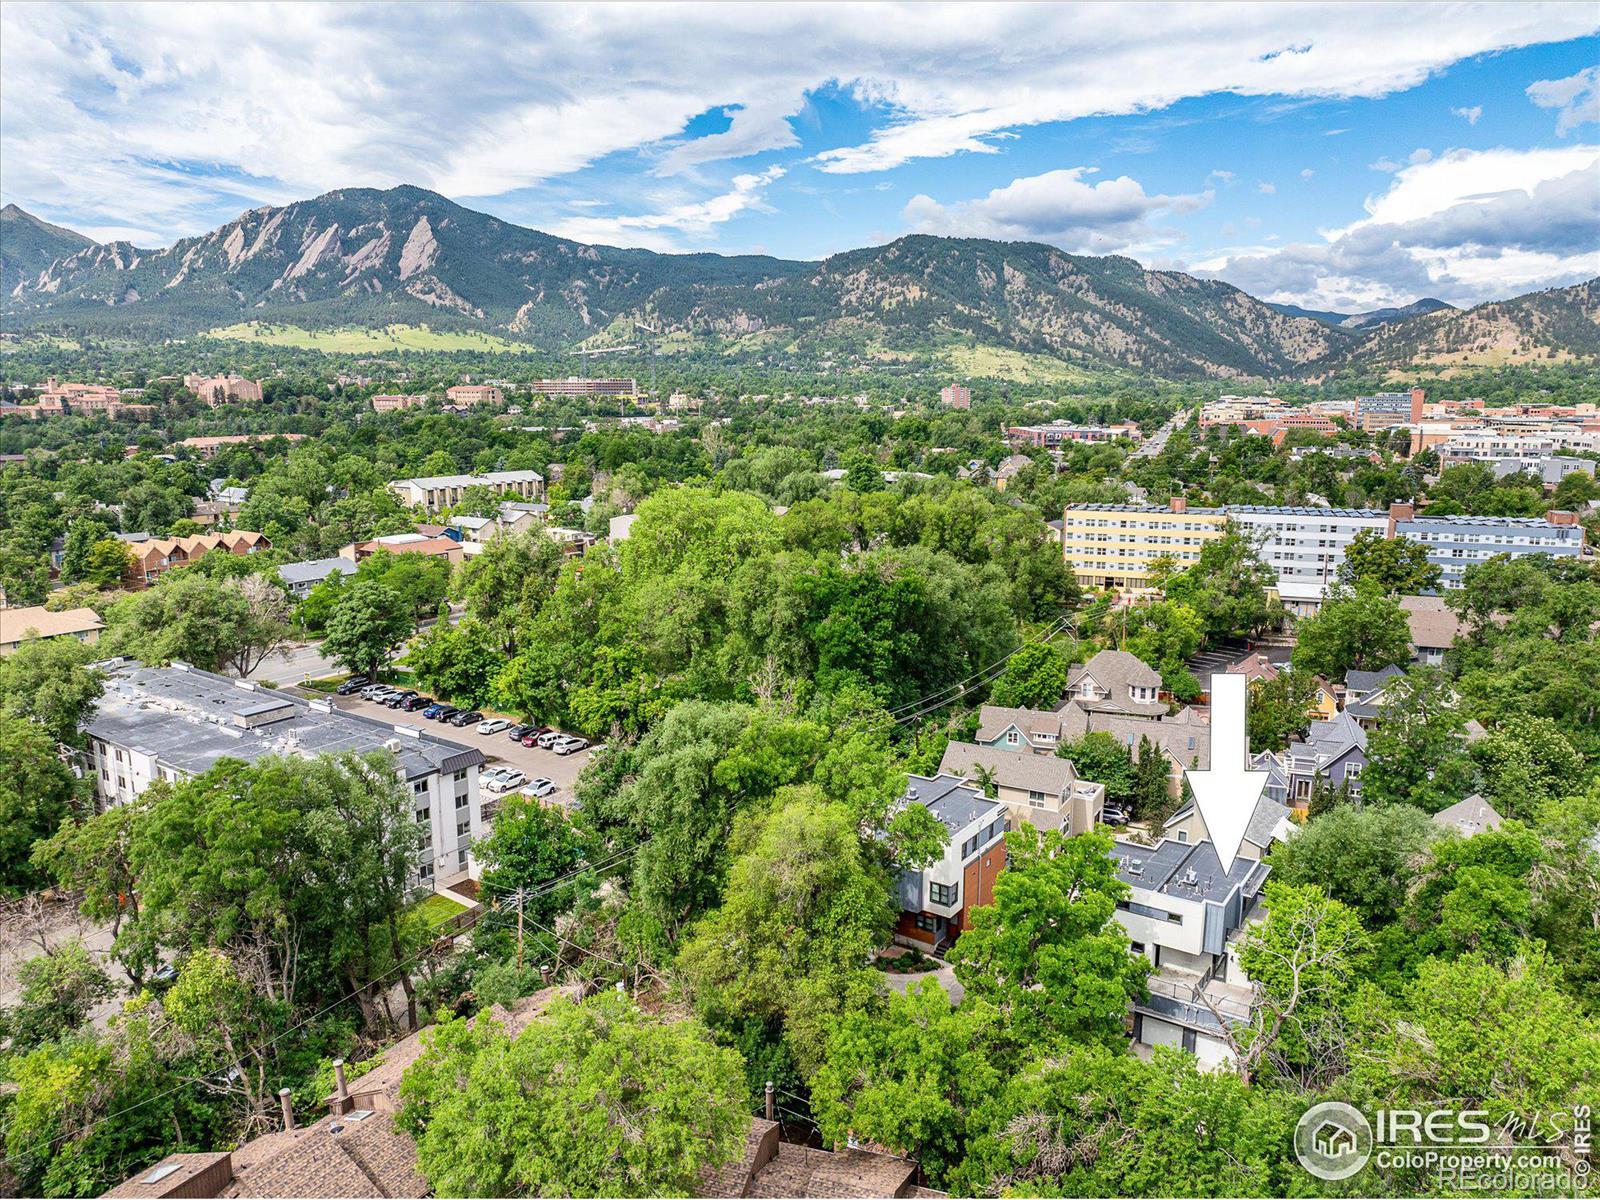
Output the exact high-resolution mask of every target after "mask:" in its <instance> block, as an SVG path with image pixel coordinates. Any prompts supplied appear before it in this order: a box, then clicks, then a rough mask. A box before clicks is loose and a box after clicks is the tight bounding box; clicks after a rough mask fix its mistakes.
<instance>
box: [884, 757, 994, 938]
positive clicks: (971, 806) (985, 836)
mask: <svg viewBox="0 0 1600 1200" xmlns="http://www.w3.org/2000/svg"><path fill="white" fill-rule="evenodd" d="M906 804H921V805H923V806H924V807H926V808H927V810H928V812H929V813H931V814H932V815H933V818H934V819H935V820H936V821H938V822H939V824H941V825H942V826H944V830H945V835H946V842H945V851H944V854H943V856H941V857H940V859H939V860H938V861H937V862H935V863H932V864H931V865H929V866H927V867H925V868H923V869H922V870H920V871H913V870H904V871H901V872H900V909H901V912H900V920H899V923H898V925H897V926H896V929H895V936H896V937H897V938H898V939H900V940H902V941H907V942H909V943H910V944H912V945H917V946H920V947H922V948H923V949H925V950H933V951H936V952H937V951H939V950H942V949H944V948H945V947H946V946H947V945H949V944H950V943H951V942H953V941H955V940H956V938H958V937H959V936H960V935H961V933H962V932H963V931H964V930H965V929H967V928H968V926H970V924H971V917H970V913H971V910H972V909H973V908H976V907H978V906H979V905H983V904H989V903H991V902H992V901H993V900H994V881H995V877H996V876H997V875H999V874H1000V872H1001V870H1002V869H1003V868H1004V867H1005V865H1006V844H1005V833H1006V806H1005V805H1004V804H1002V803H1001V802H1000V801H998V800H992V799H990V798H989V797H988V796H985V795H984V794H983V793H982V792H981V791H980V790H979V789H978V788H977V787H976V786H974V785H973V784H972V783H970V782H968V781H967V780H965V779H962V778H961V777H960V776H958V775H944V774H941V775H938V776H937V777H934V778H931V779H930V778H927V777H925V776H922V775H912V776H911V777H910V778H909V780H908V781H907V784H906V794H905V797H904V798H903V799H902V800H901V805H902V806H904V805H906Z"/></svg>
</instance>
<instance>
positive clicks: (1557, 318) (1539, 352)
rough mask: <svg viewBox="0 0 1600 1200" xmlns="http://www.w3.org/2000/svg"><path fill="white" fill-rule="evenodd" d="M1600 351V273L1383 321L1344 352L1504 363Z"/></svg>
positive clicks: (1355, 357)
mask: <svg viewBox="0 0 1600 1200" xmlns="http://www.w3.org/2000/svg"><path fill="white" fill-rule="evenodd" d="M1597 356H1600V279H1591V280H1589V281H1588V282H1587V283H1580V284H1577V285H1575V286H1573V287H1565V288H1551V289H1549V290H1547V291H1543V292H1530V293H1529V294H1528V295H1526V296H1518V297H1516V298H1515V299H1511V300H1496V301H1493V302H1492V303H1489V304H1480V305H1478V306H1477V307H1476V308H1469V309H1440V310H1439V311H1437V312H1431V313H1426V314H1424V315H1422V316H1418V317H1413V318H1411V319H1410V320H1406V321H1397V322H1394V323H1393V324H1387V325H1382V326H1379V327H1377V328H1374V329H1372V330H1371V331H1369V332H1368V334H1367V336H1366V338H1365V339H1364V340H1363V341H1361V342H1360V343H1358V344H1357V345H1356V346H1355V347H1353V348H1352V349H1351V350H1350V351H1349V352H1348V353H1347V355H1346V356H1345V358H1346V361H1347V362H1349V363H1352V364H1357V365H1366V364H1371V365H1379V366H1388V367H1407V366H1416V367H1448V366H1457V367H1461V366H1466V367H1478V366H1502V365H1508V364H1519V363H1545V362H1570V361H1573V360H1576V359H1594V358H1595V357H1597Z"/></svg>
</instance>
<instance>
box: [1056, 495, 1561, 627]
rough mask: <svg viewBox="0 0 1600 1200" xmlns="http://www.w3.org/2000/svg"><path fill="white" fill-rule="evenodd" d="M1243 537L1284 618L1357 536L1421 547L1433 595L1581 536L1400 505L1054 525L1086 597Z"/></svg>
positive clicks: (1122, 512)
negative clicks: (1489, 562)
mask: <svg viewBox="0 0 1600 1200" xmlns="http://www.w3.org/2000/svg"><path fill="white" fill-rule="evenodd" d="M1230 522H1231V523H1232V524H1233V525H1235V526H1237V527H1239V528H1242V529H1243V530H1245V531H1246V532H1247V533H1250V534H1252V535H1253V536H1254V537H1255V539H1256V540H1257V541H1258V542H1259V549H1258V553H1259V554H1260V556H1261V558H1262V561H1264V562H1265V563H1266V564H1267V565H1268V566H1269V567H1271V568H1272V570H1273V572H1274V573H1275V574H1276V576H1277V590H1278V594H1279V596H1280V597H1281V598H1282V599H1283V602H1284V604H1285V605H1286V606H1288V608H1289V609H1290V610H1291V611H1295V612H1308V611H1311V610H1314V609H1315V608H1316V607H1317V606H1318V605H1320V604H1321V603H1322V600H1323V597H1324V596H1326V594H1327V591H1328V589H1329V587H1331V586H1332V585H1333V584H1334V583H1335V582H1336V581H1337V579H1338V575H1339V568H1340V566H1341V565H1342V564H1343V562H1344V552H1345V548H1346V547H1347V546H1349V544H1350V543H1351V542H1352V541H1354V540H1355V538H1356V536H1357V535H1358V534H1360V533H1361V532H1362V531H1364V530H1370V531H1373V532H1377V533H1380V534H1382V536H1384V537H1388V538H1392V537H1395V536H1397V535H1398V536H1404V537H1407V538H1410V539H1412V540H1413V541H1417V542H1421V543H1422V544H1423V545H1424V546H1426V547H1427V548H1428V558H1429V560H1430V561H1432V562H1434V563H1436V564H1438V566H1439V567H1440V568H1441V569H1442V570H1443V572H1444V579H1443V586H1444V587H1447V588H1452V587H1460V586H1461V582H1462V577H1463V575H1464V574H1465V572H1466V569H1467V567H1469V566H1471V565H1472V564H1473V563H1475V562H1481V561H1483V560H1484V559H1487V558H1492V557H1493V556H1494V555H1496V554H1511V555H1522V554H1547V555H1555V556H1565V555H1580V554H1582V553H1583V551H1584V530H1583V526H1581V525H1579V524H1578V519H1577V516H1576V514H1573V513H1568V512H1550V513H1547V514H1546V515H1545V516H1543V517H1424V516H1418V515H1417V514H1416V510H1415V508H1414V506H1412V505H1410V504H1394V505H1391V506H1390V508H1389V511H1388V512H1383V511H1381V510H1378V509H1350V508H1292V507H1272V506H1267V505H1230V506H1227V507H1224V508H1189V507H1188V506H1187V505H1186V504H1185V503H1184V501H1182V500H1181V499H1178V500H1173V501H1172V503H1171V504H1170V505H1168V506H1167V507H1165V508H1163V507H1161V506H1159V505H1141V504H1074V505H1071V506H1069V507H1068V508H1067V510H1066V512H1065V513H1064V514H1063V517H1062V527H1061V545H1062V553H1063V555H1064V556H1065V558H1066V562H1067V565H1068V566H1069V567H1070V568H1071V569H1072V571H1073V574H1074V575H1076V576H1077V579H1078V583H1079V584H1080V585H1081V586H1083V587H1085V588H1089V589H1092V590H1096V591H1099V590H1102V589H1103V590H1110V591H1116V592H1125V593H1140V592H1145V591H1148V590H1149V589H1150V586H1151V584H1150V576H1151V569H1152V567H1153V566H1154V564H1155V563H1156V561H1157V560H1158V559H1161V558H1170V559H1172V560H1173V561H1174V562H1175V563H1176V564H1177V566H1178V569H1179V570H1183V569H1185V568H1187V567H1190V566H1193V565H1194V564H1195V563H1196V562H1197V561H1199V558H1200V551H1201V549H1202V548H1203V547H1204V546H1205V544H1206V543H1207V542H1210V541H1215V540H1216V539H1217V538H1220V537H1221V536H1222V535H1223V533H1224V532H1225V530H1226V529H1227V527H1228V525H1229V523H1230Z"/></svg>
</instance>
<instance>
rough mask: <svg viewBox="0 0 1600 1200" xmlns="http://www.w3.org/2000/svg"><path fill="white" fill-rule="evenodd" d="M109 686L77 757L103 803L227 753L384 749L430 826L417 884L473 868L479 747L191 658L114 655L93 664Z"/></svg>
mask: <svg viewBox="0 0 1600 1200" xmlns="http://www.w3.org/2000/svg"><path fill="white" fill-rule="evenodd" d="M96 666H97V668H98V669H99V670H100V671H101V673H102V676H103V682H104V686H105V692H104V694H103V695H102V696H101V697H100V699H99V701H98V702H97V703H96V704H95V707H94V709H93V711H92V712H91V714H90V715H89V717H88V718H87V719H86V720H85V722H84V726H83V729H84V734H85V735H86V739H87V746H86V749H85V751H84V764H85V768H86V770H87V773H88V774H89V776H90V778H91V779H93V780H94V785H95V802H96V806H97V807H98V808H101V809H104V808H107V807H110V806H112V805H116V804H127V803H129V802H130V801H132V800H133V799H134V798H135V797H137V796H139V795H140V794H142V793H143V792H144V791H145V789H147V788H148V787H149V786H150V785H151V784H152V783H154V782H155V781H156V780H158V779H161V780H168V781H174V780H179V779H188V778H191V777H192V776H195V775H201V774H204V773H205V772H206V771H209V770H210V769H211V768H212V767H214V766H216V765H217V764H218V763H219V762H221V761H223V760H224V759H234V760H237V761H240V762H246V763H249V762H254V761H255V760H256V759H259V758H264V757H266V756H268V755H294V756H297V757H301V758H314V757H316V756H317V755H320V754H339V753H344V752H346V751H350V752H354V753H357V754H367V753H370V752H372V751H375V750H382V751H387V752H388V753H389V754H390V755H391V756H392V757H393V760H394V765H395V772H396V774H397V776H398V777H399V778H400V779H401V780H402V781H403V782H404V783H405V785H406V788H407V790H408V791H409V792H410V793H411V797H412V805H413V810H414V816H415V818H416V821H417V823H418V825H419V826H421V827H422V828H423V829H424V830H425V831H426V833H427V844H426V845H425V846H424V848H423V849H422V851H421V852H420V853H419V855H418V858H417V863H416V882H417V883H418V884H419V885H424V886H428V887H432V886H433V881H434V880H435V879H438V880H441V881H442V880H443V879H445V878H449V877H454V876H458V875H463V874H468V875H472V876H474V877H475V876H476V875H477V862H476V860H475V859H474V858H473V857H472V853H471V851H472V844H473V842H474V841H476V840H477V839H479V838H481V837H483V836H484V835H485V833H486V832H487V830H486V828H485V826H484V823H483V816H482V810H481V807H480V802H479V791H478V773H479V771H480V770H481V768H482V767H483V765H484V761H485V760H484V755H483V751H482V750H479V749H478V748H477V747H475V746H467V745H462V744H460V743H458V742H453V741H449V740H447V739H445V738H442V737H437V736H435V735H433V734H431V733H424V732H423V731H422V729H420V728H419V727H417V726H415V725H409V724H405V723H402V722H395V723H390V722H387V721H379V720H375V719H373V718H371V717H365V716H361V715H359V714H357V713H353V712H346V711H344V710H342V709H340V708H337V707H335V706H334V703H333V701H332V699H331V698H330V699H315V700H303V699H301V698H300V697H298V696H292V695H290V694H288V693H286V692H280V691H275V690H272V689H270V688H264V687H262V686H261V685H260V684H257V683H253V682H251V681H250V680H247V679H229V678H226V677H224V676H221V675H213V674H212V673H211V672H210V671H201V670H198V669H196V668H194V667H191V666H189V665H188V664H187V663H180V662H175V663H173V664H171V665H170V666H166V667H147V666H145V665H144V664H143V663H140V662H138V661H136V660H134V659H129V658H117V659H110V660H108V661H107V662H103V663H98V664H96Z"/></svg>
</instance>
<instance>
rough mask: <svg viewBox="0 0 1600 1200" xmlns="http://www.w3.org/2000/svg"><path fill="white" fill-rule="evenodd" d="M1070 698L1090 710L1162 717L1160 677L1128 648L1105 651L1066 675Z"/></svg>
mask: <svg viewBox="0 0 1600 1200" xmlns="http://www.w3.org/2000/svg"><path fill="white" fill-rule="evenodd" d="M1067 697H1068V699H1070V700H1072V701H1073V702H1074V703H1075V704H1077V705H1078V707H1080V708H1082V709H1085V710H1087V711H1089V712H1103V713H1117V714H1119V715H1122V716H1129V717H1162V716H1165V715H1166V713H1167V706H1166V704H1165V703H1163V702H1162V700H1161V676H1160V674H1159V673H1158V672H1157V671H1156V670H1155V668H1153V667H1151V666H1150V665H1149V664H1148V663H1146V662H1145V661H1144V660H1143V659H1141V658H1140V657H1138V655H1135V654H1129V653H1128V652H1127V651H1126V650H1102V651H1100V653H1099V654H1096V655H1095V656H1094V657H1093V658H1091V659H1090V660H1089V661H1088V662H1086V663H1084V664H1082V665H1081V666H1074V667H1073V668H1072V670H1071V672H1070V673H1069V674H1068V676H1067Z"/></svg>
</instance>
